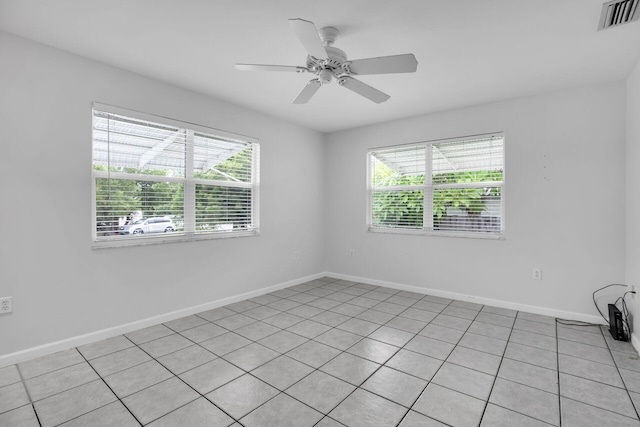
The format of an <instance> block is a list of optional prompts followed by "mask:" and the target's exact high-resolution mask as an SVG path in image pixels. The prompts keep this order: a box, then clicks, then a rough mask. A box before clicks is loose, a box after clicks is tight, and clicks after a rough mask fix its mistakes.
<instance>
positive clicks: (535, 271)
mask: <svg viewBox="0 0 640 427" xmlns="http://www.w3.org/2000/svg"><path fill="white" fill-rule="evenodd" d="M532 278H533V280H542V270H541V269H539V268H534V269H533V275H532Z"/></svg>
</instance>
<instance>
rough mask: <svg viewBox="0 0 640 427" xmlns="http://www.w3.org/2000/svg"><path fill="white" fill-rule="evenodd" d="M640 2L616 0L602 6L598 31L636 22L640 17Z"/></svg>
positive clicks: (638, 0)
mask: <svg viewBox="0 0 640 427" xmlns="http://www.w3.org/2000/svg"><path fill="white" fill-rule="evenodd" d="M638 4H640V0H614V1H610V2H607V3H605V4H603V5H602V15H600V25H598V30H604V29H606V28H610V27H615V26H618V25H622V24H626V23H627V22H631V21H635V20H637V19H638V17H640V7H638Z"/></svg>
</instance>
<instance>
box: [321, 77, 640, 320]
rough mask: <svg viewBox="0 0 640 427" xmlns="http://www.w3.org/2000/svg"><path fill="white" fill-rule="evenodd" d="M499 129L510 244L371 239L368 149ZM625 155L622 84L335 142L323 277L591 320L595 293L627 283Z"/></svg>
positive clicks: (329, 160)
mask: <svg viewBox="0 0 640 427" xmlns="http://www.w3.org/2000/svg"><path fill="white" fill-rule="evenodd" d="M496 131H504V132H505V137H506V187H505V193H506V239H505V240H500V241H494V240H483V239H464V238H446V237H424V236H407V235H393V234H380V233H369V232H367V231H366V228H365V216H366V192H365V188H366V182H365V181H366V180H365V167H366V151H367V149H368V148H371V147H379V146H385V145H392V144H401V143H410V142H417V141H426V140H436V139H443V138H451V137H457V136H464V135H474V134H481V133H489V132H496ZM624 150H625V92H624V84H623V83H619V84H607V85H603V86H598V87H590V88H584V89H579V90H571V91H565V92H558V93H553V94H545V95H540V96H535V97H530V98H523V99H518V100H513V101H507V102H499V103H493V104H488V105H482V106H477V107H470V108H466V109H461V110H456V111H450V112H443V113H440V114H433V115H427V116H422V117H416V118H410V119H405V120H398V121H394V122H389V123H382V124H378V125H374V126H369V127H363V128H359V129H353V130H348V131H344V132H340V133H335V134H332V135H330V136H329V138H328V143H327V147H326V150H325V163H326V178H325V199H326V200H328V201H330V203H328V204H327V206H326V208H325V212H326V219H325V221H326V223H325V228H326V230H327V236H326V252H325V257H326V264H327V269H328V270H329V271H333V272H336V273H340V274H344V275H347V276H354V277H365V278H373V279H377V280H381V281H387V282H393V283H399V284H403V285H409V286H416V287H420V288H424V289H435V290H440V291H447V292H453V293H458V294H463V295H470V296H475V297H482V298H489V299H495V300H499V301H504V302H508V303H515V304H525V305H529V306H534V307H543V308H545V309H551V310H559V311H565V312H571V313H578V314H581V315H587V317H588V318H589V317H590V316H593V315H594V314H596V311H595V309H594V307H593V304H592V302H591V292H592V291H593V290H595V289H597V288H599V287H601V286H603V285H605V284H608V283H613V282H619V281H621V280H623V279H624V249H625V247H624V197H625V196H624V180H625V174H624V167H625V163H624V154H625V151H624ZM545 177H547V179H545ZM634 190H635V189H634ZM351 249H353V250H355V257H353V258H350V257H349V256H348V254H349V250H351ZM534 267H539V268H541V269H542V280H541V281H534V280H532V269H533V268H534ZM592 318H593V319H595V317H592Z"/></svg>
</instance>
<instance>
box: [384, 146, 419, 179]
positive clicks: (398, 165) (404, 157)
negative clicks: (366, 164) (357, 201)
mask: <svg viewBox="0 0 640 427" xmlns="http://www.w3.org/2000/svg"><path fill="white" fill-rule="evenodd" d="M424 155H425V147H424V146H421V147H404V148H394V149H390V150H379V151H374V152H372V153H371V158H372V159H373V161H372V164H371V178H372V185H373V186H374V187H390V186H396V185H423V184H424V174H425V158H424Z"/></svg>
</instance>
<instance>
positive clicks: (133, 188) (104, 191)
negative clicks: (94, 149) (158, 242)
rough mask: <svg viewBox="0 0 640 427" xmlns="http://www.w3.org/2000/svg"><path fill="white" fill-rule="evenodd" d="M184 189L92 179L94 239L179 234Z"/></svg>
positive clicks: (167, 184) (172, 184) (163, 184)
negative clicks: (177, 232) (94, 221)
mask: <svg viewBox="0 0 640 427" xmlns="http://www.w3.org/2000/svg"><path fill="white" fill-rule="evenodd" d="M183 206H184V185H183V184H182V183H176V182H151V181H136V180H128V179H107V178H96V228H97V230H96V231H97V236H98V237H102V236H130V235H142V234H154V233H164V232H174V231H181V230H182V228H183V218H182V212H183Z"/></svg>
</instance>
